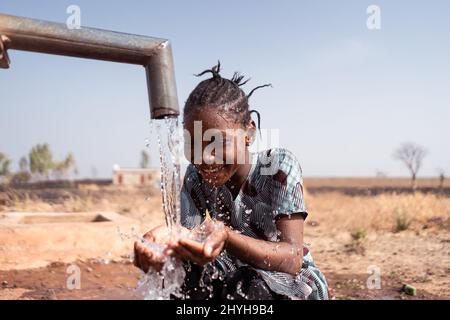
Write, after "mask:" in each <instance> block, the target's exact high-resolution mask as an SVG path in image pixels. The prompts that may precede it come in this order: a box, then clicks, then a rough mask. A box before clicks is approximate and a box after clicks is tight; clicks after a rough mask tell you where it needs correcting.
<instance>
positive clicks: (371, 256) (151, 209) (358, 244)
mask: <svg viewBox="0 0 450 320" xmlns="http://www.w3.org/2000/svg"><path fill="white" fill-rule="evenodd" d="M364 183H366V182H364ZM377 183H379V182H377ZM0 193H1V192H0ZM2 196H3V199H5V200H4V201H3V203H2V204H1V203H0V212H1V211H14V210H16V211H31V210H33V211H37V212H38V211H55V212H62V211H71V212H84V211H92V210H109V211H115V212H118V213H121V214H123V215H125V216H129V217H132V218H135V219H137V220H138V221H140V222H141V223H142V225H143V226H144V227H145V228H151V227H152V226H154V225H157V224H160V223H161V222H162V221H163V217H162V215H161V211H160V206H161V204H160V198H159V195H158V194H157V192H154V191H150V192H148V191H147V190H142V189H138V190H133V189H130V190H115V189H114V187H112V186H106V187H98V186H92V187H89V188H85V189H83V190H70V189H68V190H59V189H57V190H35V191H30V190H28V191H27V190H8V193H6V192H3V195H2ZM306 202H307V205H308V208H309V213H310V215H309V216H308V219H307V223H306V227H305V243H307V244H309V246H310V248H311V250H312V253H313V256H314V259H315V261H316V264H317V265H318V266H319V267H320V269H321V270H322V271H323V273H324V274H325V276H326V278H327V280H328V282H329V285H330V288H331V293H332V298H333V299H450V232H449V231H450V229H449V217H450V211H449V210H450V205H449V202H450V197H447V196H445V195H436V194H422V193H418V194H406V195H399V194H391V193H383V194H380V195H372V196H370V195H369V196H368V195H364V196H354V195H353V196H351V195H348V194H345V193H339V192H335V191H333V192H316V193H312V192H311V193H308V192H306ZM399 217H401V218H402V220H400V222H399ZM0 254H1V250H0ZM58 260H59V257H56V256H55V259H54V261H55V262H53V263H51V264H49V265H48V266H46V267H40V268H32V267H31V266H30V267H29V268H25V269H23V270H17V269H7V270H3V271H0V299H117V298H120V299H132V298H136V295H135V294H134V288H135V287H136V284H137V281H138V278H139V275H140V273H139V271H138V270H136V268H134V267H133V266H132V265H131V264H130V262H129V261H127V260H125V259H124V260H117V259H116V260H114V261H111V262H110V263H108V264H105V263H104V262H102V261H101V260H98V259H87V260H83V261H81V260H78V261H76V262H75V264H76V265H77V266H78V267H80V271H81V289H74V290H69V289H67V284H66V283H67V279H68V277H69V276H70V274H69V273H68V272H67V271H68V270H67V268H68V267H69V264H67V263H61V262H58ZM374 268H375V269H376V268H378V269H379V271H380V279H381V288H380V289H368V288H367V285H366V283H367V280H368V278H369V276H370V273H369V272H370V271H371V270H374ZM0 270H2V268H1V266H0ZM403 284H410V285H413V286H415V287H416V288H417V295H416V296H409V295H406V294H405V293H402V292H401V288H402V286H403Z"/></svg>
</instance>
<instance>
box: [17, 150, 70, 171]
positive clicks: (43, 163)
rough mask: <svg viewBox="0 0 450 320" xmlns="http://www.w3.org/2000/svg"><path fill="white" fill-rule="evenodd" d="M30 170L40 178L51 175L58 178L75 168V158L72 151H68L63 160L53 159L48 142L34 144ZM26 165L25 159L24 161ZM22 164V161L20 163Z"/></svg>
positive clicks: (30, 158) (30, 156) (29, 157)
mask: <svg viewBox="0 0 450 320" xmlns="http://www.w3.org/2000/svg"><path fill="white" fill-rule="evenodd" d="M28 159H29V167H30V172H31V173H32V174H33V175H34V176H36V175H37V176H38V178H41V177H44V178H45V179H49V177H50V175H52V176H53V177H55V178H57V179H62V178H64V177H67V175H68V173H69V171H70V170H71V169H73V168H75V158H74V156H73V154H72V153H68V154H67V156H66V158H65V159H64V160H62V161H56V160H54V159H53V155H52V152H51V150H50V147H49V145H48V144H47V143H44V144H38V145H36V146H34V147H33V148H32V149H31V151H30V153H29V155H28ZM22 165H23V166H25V161H22ZM19 166H20V163H19Z"/></svg>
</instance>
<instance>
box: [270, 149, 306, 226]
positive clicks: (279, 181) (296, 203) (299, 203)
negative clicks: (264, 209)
mask: <svg viewBox="0 0 450 320" xmlns="http://www.w3.org/2000/svg"><path fill="white" fill-rule="evenodd" d="M271 152H272V153H273V155H271V158H272V161H274V164H275V165H276V166H275V167H274V168H273V171H272V177H271V178H272V210H273V214H274V217H275V218H279V217H281V216H286V215H291V214H300V215H301V216H302V217H303V219H306V217H307V216H308V211H307V209H306V205H305V200H304V197H303V177H302V168H301V166H300V163H299V162H298V160H297V158H296V157H295V155H294V154H293V153H291V152H290V151H288V150H285V149H274V150H272V151H271Z"/></svg>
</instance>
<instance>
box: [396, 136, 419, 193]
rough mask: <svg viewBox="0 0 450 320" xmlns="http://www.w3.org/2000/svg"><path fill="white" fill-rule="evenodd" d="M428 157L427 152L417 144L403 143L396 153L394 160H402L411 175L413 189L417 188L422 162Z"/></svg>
mask: <svg viewBox="0 0 450 320" xmlns="http://www.w3.org/2000/svg"><path fill="white" fill-rule="evenodd" d="M426 155H427V151H426V150H425V148H423V147H422V146H420V145H417V144H415V143H411V142H408V143H403V144H402V145H401V146H400V147H399V148H398V149H396V150H395V152H394V159H396V160H400V161H401V162H403V163H404V164H405V166H406V167H407V168H408V170H409V173H410V174H411V186H412V188H413V189H415V188H416V187H417V181H416V178H417V173H418V172H419V169H420V168H421V166H422V161H423V159H424V158H425V156H426Z"/></svg>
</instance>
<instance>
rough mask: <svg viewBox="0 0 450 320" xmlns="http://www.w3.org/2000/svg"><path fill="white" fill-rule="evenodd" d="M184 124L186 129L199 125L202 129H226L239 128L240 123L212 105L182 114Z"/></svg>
mask: <svg viewBox="0 0 450 320" xmlns="http://www.w3.org/2000/svg"><path fill="white" fill-rule="evenodd" d="M183 123H184V126H185V127H186V128H187V129H191V128H194V126H195V125H197V126H199V125H201V128H202V130H203V131H205V130H208V129H217V130H227V129H237V128H241V127H242V125H241V124H240V123H239V122H237V121H235V119H233V117H231V116H229V115H227V114H226V112H224V111H221V110H218V109H217V108H213V107H199V108H198V109H197V110H195V111H193V112H189V113H185V114H184V121H183Z"/></svg>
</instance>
